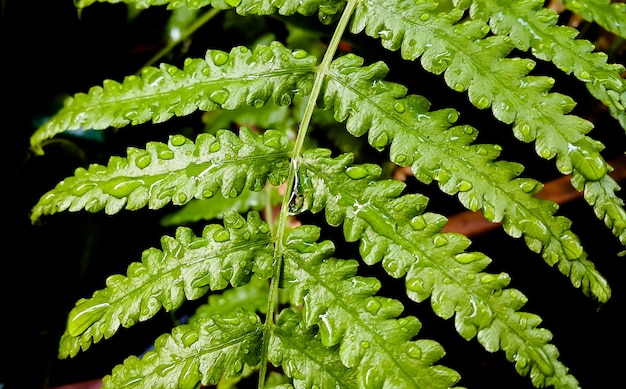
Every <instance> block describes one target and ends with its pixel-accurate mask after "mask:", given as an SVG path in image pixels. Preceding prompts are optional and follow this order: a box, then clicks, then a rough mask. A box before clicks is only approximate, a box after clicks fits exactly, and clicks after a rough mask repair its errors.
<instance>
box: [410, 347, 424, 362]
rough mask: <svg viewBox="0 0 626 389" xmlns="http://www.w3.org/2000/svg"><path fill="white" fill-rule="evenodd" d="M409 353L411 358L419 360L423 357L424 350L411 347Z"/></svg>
mask: <svg viewBox="0 0 626 389" xmlns="http://www.w3.org/2000/svg"><path fill="white" fill-rule="evenodd" d="M407 353H408V354H409V357H411V358H414V359H419V358H420V357H421V356H422V349H421V348H419V347H418V346H411V347H409V350H408V352H407Z"/></svg>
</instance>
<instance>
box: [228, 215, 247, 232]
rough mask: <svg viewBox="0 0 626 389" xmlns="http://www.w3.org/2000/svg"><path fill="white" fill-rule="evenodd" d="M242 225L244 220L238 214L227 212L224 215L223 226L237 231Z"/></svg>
mask: <svg viewBox="0 0 626 389" xmlns="http://www.w3.org/2000/svg"><path fill="white" fill-rule="evenodd" d="M244 224H245V220H244V219H243V217H241V215H239V214H238V213H236V212H229V213H226V214H224V225H226V226H228V227H232V228H235V229H239V228H241V227H243V225H244Z"/></svg>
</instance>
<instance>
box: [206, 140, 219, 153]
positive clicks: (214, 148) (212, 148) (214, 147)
mask: <svg viewBox="0 0 626 389" xmlns="http://www.w3.org/2000/svg"><path fill="white" fill-rule="evenodd" d="M219 150H220V144H219V143H217V142H214V143H211V146H209V151H210V152H212V153H216V152H218V151H219Z"/></svg>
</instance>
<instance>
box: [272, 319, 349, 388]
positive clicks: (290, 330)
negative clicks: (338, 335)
mask: <svg viewBox="0 0 626 389" xmlns="http://www.w3.org/2000/svg"><path fill="white" fill-rule="evenodd" d="M268 359H269V360H270V362H271V363H272V364H273V365H275V366H281V367H282V368H283V370H284V372H285V374H286V375H288V376H289V377H292V380H293V384H294V387H296V388H315V387H316V385H317V387H319V388H337V387H339V388H355V387H358V386H357V382H358V381H357V378H356V368H348V367H346V366H344V365H343V364H342V363H341V360H340V359H339V355H338V353H337V351H336V349H335V348H331V347H326V346H324V345H323V344H322V342H321V341H320V337H319V333H318V331H317V328H316V327H308V328H307V327H305V326H304V325H303V324H302V318H301V316H300V315H299V314H298V313H297V312H296V311H294V310H292V309H285V310H283V311H282V312H281V313H280V315H279V316H278V319H277V321H276V327H275V328H274V331H273V332H272V337H271V339H270V346H269V356H268Z"/></svg>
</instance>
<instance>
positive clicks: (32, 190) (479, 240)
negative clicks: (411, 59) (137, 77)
mask: <svg viewBox="0 0 626 389" xmlns="http://www.w3.org/2000/svg"><path fill="white" fill-rule="evenodd" d="M1 4H2V10H1V11H2V13H1V20H0V21H1V23H2V30H1V35H0V38H1V44H2V47H1V51H0V52H1V53H2V61H1V64H2V65H1V66H2V73H1V74H2V76H1V77H2V78H1V84H0V88H1V98H2V105H1V109H2V111H1V112H2V115H1V116H0V121H1V123H2V124H1V127H2V135H3V136H4V137H5V139H4V141H3V143H2V144H3V149H4V152H3V153H2V155H3V160H4V161H3V163H4V166H8V169H5V172H6V173H7V175H8V176H9V177H8V178H5V179H4V182H5V183H4V184H3V189H4V190H3V193H4V195H5V196H7V197H6V199H5V207H4V208H5V209H4V215H5V216H4V218H5V220H6V222H5V223H4V224H5V229H4V231H5V232H4V233H3V237H4V238H3V240H4V242H5V243H4V244H3V255H2V262H1V265H0V266H1V267H0V274H1V276H2V279H1V280H0V281H1V285H2V300H1V301H2V310H1V312H2V313H1V315H2V316H1V319H2V320H1V322H2V326H3V329H2V333H1V335H2V336H1V341H2V343H1V344H0V350H1V351H2V353H3V355H4V358H3V362H2V363H1V364H0V387H3V388H7V389H8V388H11V389H12V388H26V389H29V388H48V387H54V386H59V385H64V384H68V383H72V382H78V381H83V380H90V379H94V378H99V377H102V376H103V375H105V374H108V373H109V372H110V370H111V369H112V368H113V367H114V366H115V365H116V364H119V363H121V362H122V361H123V359H124V358H125V357H126V356H128V355H130V354H139V353H141V352H143V351H144V350H145V349H146V348H147V347H149V346H150V344H151V341H152V340H153V339H154V338H155V337H156V336H158V335H159V334H161V333H162V332H165V331H168V329H169V327H170V326H171V318H170V317H169V316H168V315H167V314H165V313H164V314H162V315H157V316H156V317H155V318H154V319H153V320H150V321H149V322H146V323H142V324H141V325H139V326H136V327H134V328H132V329H130V330H122V331H120V333H118V334H117V335H116V336H115V337H113V338H112V339H110V340H107V341H102V342H100V343H98V344H96V345H94V346H93V347H92V348H90V349H89V350H88V351H87V352H85V353H81V354H79V355H78V356H77V357H75V358H74V359H70V360H58V359H57V358H56V352H57V351H56V350H57V345H58V340H59V337H60V335H61V334H62V332H63V330H64V326H65V320H66V317H67V313H68V312H69V310H70V309H71V308H72V307H73V306H74V303H75V302H76V300H77V299H78V298H80V297H85V296H88V295H91V293H92V292H93V291H94V290H95V289H96V288H98V289H99V288H101V287H103V286H104V280H105V278H106V276H108V275H110V274H114V273H121V272H124V271H125V269H126V266H127V265H128V263H129V262H131V261H136V260H139V258H140V254H141V252H142V251H143V250H144V249H146V248H148V247H159V238H160V236H161V235H164V234H171V233H172V230H171V229H168V228H165V227H161V226H160V225H159V220H160V218H161V217H162V216H163V215H164V214H166V213H167V212H168V211H170V209H168V208H165V209H162V210H160V211H138V212H133V213H129V212H122V213H120V214H117V215H115V216H106V215H102V214H88V213H86V212H79V213H75V214H69V213H62V214H58V215H54V216H53V217H51V218H46V220H45V221H44V222H43V223H42V224H40V225H35V226H32V225H31V224H30V221H29V219H28V214H29V211H30V209H31V207H32V206H33V205H34V204H35V203H36V202H37V200H38V198H39V196H41V195H42V194H43V193H45V192H46V191H47V190H49V189H51V188H52V187H53V186H54V185H55V184H56V183H57V182H58V181H60V180H61V179H63V178H64V177H66V176H68V175H71V174H72V173H73V171H74V169H75V168H76V167H78V166H86V165H87V164H89V163H93V162H98V163H105V162H106V160H107V159H108V156H109V155H120V154H122V153H124V150H125V147H126V146H127V145H130V144H137V145H138V146H139V145H142V144H145V142H146V141H147V140H161V141H162V140H164V139H166V138H165V137H166V134H167V133H168V132H170V131H172V129H179V128H182V127H185V126H189V125H194V124H197V123H198V117H197V116H193V115H192V116H191V117H190V118H187V119H173V120H172V121H171V122H169V123H168V124H167V125H165V126H156V127H154V128H145V127H141V126H140V128H137V129H131V130H129V131H120V132H113V133H108V134H107V135H106V142H105V143H104V144H95V143H94V141H90V140H81V139H74V140H71V141H67V142H58V143H53V144H51V145H50V146H49V147H48V148H46V154H45V155H44V156H41V157H35V156H33V155H31V154H30V152H29V149H28V145H29V143H28V138H29V136H30V134H31V133H32V132H33V131H34V130H35V129H36V128H37V126H38V124H39V123H41V121H42V120H45V118H46V117H48V116H50V115H52V114H54V112H55V111H56V110H57V109H58V108H59V104H60V103H61V101H62V99H63V97H64V96H65V95H67V94H73V93H75V92H86V91H87V90H88V88H89V87H91V86H93V85H100V84H101V82H102V80H104V79H106V78H110V79H114V80H118V81H120V80H121V79H122V78H123V76H124V75H127V74H132V73H134V72H136V71H137V70H138V69H139V68H140V67H141V66H142V65H143V64H144V63H145V62H146V61H147V60H148V59H149V58H150V57H151V56H152V55H153V54H154V53H156V52H157V51H158V50H159V49H160V48H161V47H162V45H163V40H162V36H163V30H162V28H163V24H164V23H165V21H166V20H167V12H166V11H165V10H164V9H163V8H158V9H154V10H150V12H144V13H142V14H140V15H139V16H137V17H135V18H134V19H132V20H129V19H128V18H127V13H126V8H125V6H123V5H107V4H104V5H101V4H96V5H94V6H92V7H89V8H87V9H85V10H84V12H83V15H82V18H81V19H79V18H78V17H77V14H76V10H75V9H74V7H73V5H72V1H71V0H67V1H41V0H39V1H28V2H27V1H21V0H14V1H12V0H4V1H2V3H1ZM275 22H276V21H275V20H268V21H267V23H275ZM593 31H598V30H597V28H596V30H593V29H592V30H591V31H590V32H588V33H589V34H592V35H590V36H592V37H593V36H597V34H599V32H596V33H595V34H596V35H593V34H594V33H593ZM240 39H243V37H239V36H237V35H236V34H228V35H223V36H216V35H215V34H214V33H211V30H210V27H208V29H204V30H200V31H199V32H198V34H197V35H196V36H195V37H194V40H193V42H192V45H191V46H190V49H189V50H190V52H189V54H192V55H196V56H202V55H203V51H204V50H205V49H206V48H216V47H217V48H221V47H224V48H228V47H230V46H233V45H236V44H242V42H240V41H238V40H240ZM352 43H353V44H354V48H355V51H357V52H358V53H359V54H360V55H371V56H372V58H378V57H382V56H383V55H385V56H386V57H387V59H386V61H387V62H388V63H389V64H390V65H391V67H392V69H394V71H392V73H391V74H390V78H394V77H395V78H396V79H399V80H404V79H408V80H409V81H407V80H405V82H404V83H405V84H407V85H408V86H409V87H411V88H415V93H423V94H424V95H426V96H427V97H428V98H429V99H430V100H431V101H432V102H433V107H434V108H441V107H451V106H454V107H458V108H459V110H460V111H461V120H460V122H463V123H469V124H472V125H474V126H476V127H477V128H479V129H489V130H490V131H489V132H488V133H485V135H482V133H481V140H483V141H493V142H497V143H499V144H501V145H503V146H504V147H505V152H504V154H503V155H505V156H506V157H507V158H508V159H510V160H522V161H524V163H525V164H527V168H526V170H525V174H526V175H528V176H532V177H535V178H537V179H541V180H546V181H547V180H550V179H552V178H556V177H557V176H558V173H557V172H556V171H555V169H554V166H553V162H551V161H542V160H539V158H534V152H533V149H532V145H523V144H521V145H520V144H519V143H517V142H516V141H515V140H512V139H511V138H512V137H511V135H510V134H511V131H510V128H507V127H506V126H503V125H501V124H500V123H497V122H495V121H494V120H492V119H491V117H490V115H489V114H487V113H485V112H483V113H482V114H479V113H478V112H477V110H475V109H474V108H473V107H471V106H469V104H467V102H466V95H465V94H452V95H451V94H450V93H448V92H447V89H446V88H447V87H445V85H444V84H443V83H442V82H441V80H440V79H438V78H437V77H435V76H431V75H428V74H426V73H424V74H422V73H419V74H417V73H418V72H416V68H418V65H415V64H406V63H402V62H401V61H400V60H399V59H398V58H397V56H393V55H388V54H385V53H383V51H384V50H380V49H378V48H377V47H378V46H377V45H373V46H368V45H367V44H368V43H369V40H368V39H367V38H362V37H361V38H354V41H353V42H352ZM194 50H195V51H194ZM359 51H360V52H359ZM620 58H621V59H622V60H621V63H624V62H625V61H624V60H623V58H624V57H623V55H622V57H620ZM170 60H171V61H172V62H176V61H177V60H179V57H176V56H174V57H172V58H170ZM542 66H543V65H542V64H539V65H538V68H537V69H538V70H537V71H538V72H541V71H542ZM546 69H549V67H546ZM548 71H549V70H548ZM551 74H552V73H551ZM411 80H417V81H414V82H413V81H411ZM557 81H558V82H557V86H555V89H558V88H560V89H561V90H562V91H564V92H567V93H568V94H570V95H571V96H573V97H574V98H575V99H576V100H577V101H578V102H579V104H578V107H577V111H576V113H577V114H579V115H581V116H583V117H586V118H590V119H593V121H594V123H596V127H597V129H596V130H594V131H593V132H592V134H591V135H592V136H593V137H595V138H596V139H599V140H602V141H603V142H605V144H606V145H607V146H608V147H607V150H606V154H605V157H606V159H607V160H609V159H612V158H614V157H617V156H619V155H620V154H622V153H623V152H624V144H625V139H624V130H623V129H621V128H619V126H618V125H617V124H616V123H615V122H614V121H613V120H612V119H611V118H610V117H609V116H608V115H607V113H606V112H605V111H602V110H599V108H598V104H597V102H596V101H595V100H593V99H591V98H589V95H588V93H587V92H586V90H585V89H584V87H583V86H581V85H580V84H579V83H577V82H571V81H572V80H571V79H569V78H568V77H567V76H561V79H559V80H557ZM411 82H413V84H414V85H413V84H411ZM438 91H440V92H441V95H440V96H439V94H438ZM173 131H176V130H173ZM6 137H8V139H7V138H6ZM507 145H513V146H515V147H514V148H513V147H508V148H507V147H506V146H507ZM7 151H8V152H7ZM529 156H530V157H529ZM518 157H519V158H518ZM621 184H622V185H623V184H624V182H621ZM412 185H415V186H416V188H417V189H419V190H421V191H422V192H424V193H425V194H427V195H428V196H429V197H431V203H430V204H431V205H430V208H431V209H430V210H431V211H435V212H440V213H443V214H446V215H451V214H454V213H455V212H457V211H460V210H461V208H460V207H459V205H458V203H457V202H456V200H455V199H452V200H451V199H450V198H448V197H446V196H443V195H441V194H440V193H439V192H438V191H437V190H436V189H435V188H434V186H432V185H431V186H426V185H421V184H416V183H413V184H412ZM559 214H561V215H564V216H567V217H568V218H570V219H571V220H573V222H574V227H573V230H574V232H576V233H577V234H578V235H579V236H580V237H581V240H582V241H583V244H584V245H585V246H586V248H587V251H588V254H589V258H590V259H591V260H593V261H594V262H595V263H596V266H597V267H598V269H599V270H600V271H601V272H602V274H604V275H605V277H606V278H607V279H608V281H609V283H610V285H611V286H612V288H613V297H612V299H611V300H610V301H609V302H608V303H607V304H604V305H599V304H597V303H596V302H594V301H592V300H591V299H589V298H587V297H585V296H583V295H582V293H581V292H580V291H579V290H577V289H575V288H572V287H571V285H570V283H569V280H567V279H566V277H564V276H562V275H561V274H560V273H559V272H558V271H556V269H552V268H550V267H549V266H547V265H546V264H545V263H544V262H543V260H542V259H541V258H539V256H537V255H535V254H533V253H531V252H530V251H529V250H528V249H527V247H526V246H525V244H524V243H523V242H522V241H521V240H519V239H517V240H516V239H513V238H510V237H509V236H507V235H506V234H504V233H503V232H502V231H501V230H494V231H493V232H489V233H485V234H483V235H480V236H477V237H474V238H473V241H474V244H473V246H472V249H473V250H476V251H483V252H485V253H487V254H488V255H489V256H490V257H491V258H493V259H494V262H493V264H492V265H491V266H490V267H489V268H488V269H487V270H488V271H490V272H493V273H495V272H498V271H506V272H507V273H509V274H510V275H511V277H512V280H513V281H512V284H511V286H512V287H515V288H518V289H520V290H521V291H522V292H524V294H525V295H526V296H527V297H528V298H529V302H528V304H527V305H526V306H525V307H524V309H523V310H524V311H529V312H534V313H537V314H539V315H540V316H541V317H542V318H543V319H544V322H543V324H542V327H544V328H548V329H550V330H551V331H552V332H553V334H554V341H553V343H554V344H555V345H556V346H557V347H558V348H559V350H560V351H561V354H562V358H561V360H562V361H563V363H564V364H565V365H566V366H568V367H570V369H571V371H572V373H573V374H574V375H575V376H576V377H577V378H578V379H579V380H580V382H581V386H582V387H583V388H587V389H595V388H616V387H622V386H623V385H624V382H623V381H624V379H623V374H622V371H623V360H624V358H623V356H622V355H623V354H622V350H623V347H624V345H625V342H624V339H625V336H624V331H623V329H622V328H623V325H622V323H623V321H622V320H623V319H622V312H623V308H624V302H625V298H626V291H625V288H624V279H625V273H624V270H625V266H624V259H623V258H619V257H618V256H617V255H616V253H617V252H619V251H621V250H622V249H623V247H621V246H620V244H619V243H618V242H617V239H616V238H614V237H613V236H612V235H611V233H610V232H609V231H607V229H606V228H605V227H604V225H603V223H602V222H600V221H599V220H597V219H596V217H595V216H594V215H593V211H592V210H591V209H590V208H589V207H588V206H587V205H586V203H584V201H583V200H576V201H573V202H571V203H568V204H564V205H563V206H562V207H561V209H560V210H559ZM316 217H317V216H311V217H310V219H311V221H315V220H316ZM332 233H333V232H332V231H330V232H329V233H328V234H329V235H332ZM352 248H354V247H353V246H350V245H346V246H345V247H342V246H339V247H338V248H337V251H338V253H341V252H342V251H346V252H347V251H348V250H349V249H352ZM380 277H384V276H380ZM387 292H389V294H393V293H394V291H393V290H387ZM407 313H411V314H415V315H416V316H417V317H418V318H420V320H421V321H422V322H423V324H424V328H423V330H422V332H421V333H420V334H421V335H422V336H424V337H432V338H433V339H436V340H437V341H439V342H440V343H442V345H443V346H444V348H445V349H446V350H447V355H446V357H445V358H444V359H443V360H442V361H441V363H443V364H445V365H447V366H450V367H452V368H454V369H456V370H457V371H459V372H460V373H461V374H462V376H463V379H462V381H461V382H460V383H459V384H460V385H464V386H466V387H468V388H520V389H522V388H532V385H531V384H530V381H529V379H528V378H527V377H519V376H518V375H517V374H516V373H515V371H514V369H513V365H512V364H511V363H509V362H507V361H506V360H505V358H504V355H503V353H502V352H497V353H495V354H489V353H487V352H485V351H484V350H483V349H482V347H481V346H480V345H479V344H478V343H477V342H476V341H475V340H472V341H469V342H466V341H464V340H462V339H461V338H460V337H459V336H458V335H457V334H456V332H455V331H454V328H453V322H452V320H449V321H444V320H441V319H439V318H437V317H434V315H433V314H432V312H431V311H430V308H429V307H428V306H427V304H426V303H425V304H422V305H417V304H412V305H410V304H409V305H407Z"/></svg>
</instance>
